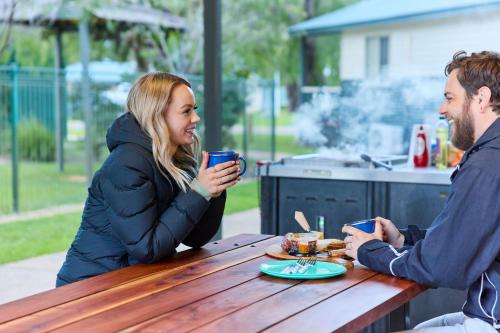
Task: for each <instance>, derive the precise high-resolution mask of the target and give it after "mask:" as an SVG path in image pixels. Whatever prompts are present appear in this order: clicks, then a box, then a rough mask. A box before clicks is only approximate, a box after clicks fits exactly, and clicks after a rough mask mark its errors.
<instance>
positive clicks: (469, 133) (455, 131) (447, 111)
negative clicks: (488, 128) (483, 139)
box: [439, 69, 475, 150]
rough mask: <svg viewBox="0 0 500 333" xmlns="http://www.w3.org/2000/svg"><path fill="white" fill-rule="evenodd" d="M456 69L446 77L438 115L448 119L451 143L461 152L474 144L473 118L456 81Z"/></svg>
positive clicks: (469, 105)
mask: <svg viewBox="0 0 500 333" xmlns="http://www.w3.org/2000/svg"><path fill="white" fill-rule="evenodd" d="M457 73H458V69H454V70H453V71H452V72H451V73H450V75H449V76H448V81H447V82H446V87H445V92H444V97H445V101H444V102H443V104H442V105H441V107H440V109H439V113H440V114H441V115H443V116H445V117H446V119H448V123H449V124H450V126H451V143H453V145H454V146H455V147H457V148H458V149H461V150H467V149H469V148H470V147H472V145H473V144H474V141H475V140H474V117H473V115H472V113H471V101H472V100H468V99H467V95H466V92H465V89H464V88H463V87H462V85H460V82H458V79H457Z"/></svg>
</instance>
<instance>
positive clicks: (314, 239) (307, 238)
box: [281, 232, 345, 257]
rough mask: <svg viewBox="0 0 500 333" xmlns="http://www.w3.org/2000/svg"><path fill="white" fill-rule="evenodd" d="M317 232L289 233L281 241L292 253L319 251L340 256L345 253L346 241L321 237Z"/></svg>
mask: <svg viewBox="0 0 500 333" xmlns="http://www.w3.org/2000/svg"><path fill="white" fill-rule="evenodd" d="M319 237H320V235H319V234H318V233H317V232H309V233H291V232H289V233H287V234H286V235H285V236H284V237H283V240H282V241H281V248H282V249H283V251H285V252H287V253H288V254H291V255H312V254H316V253H318V252H324V253H328V254H329V255H330V256H335V257H339V256H342V255H344V253H345V243H344V242H343V241H342V240H340V239H320V238H319Z"/></svg>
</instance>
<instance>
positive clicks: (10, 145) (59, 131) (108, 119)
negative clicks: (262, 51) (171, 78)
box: [0, 64, 276, 215]
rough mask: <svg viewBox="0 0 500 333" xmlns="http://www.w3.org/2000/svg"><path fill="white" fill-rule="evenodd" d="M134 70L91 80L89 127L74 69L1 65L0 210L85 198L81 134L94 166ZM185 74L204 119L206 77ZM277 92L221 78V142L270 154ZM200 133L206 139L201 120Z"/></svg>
mask: <svg viewBox="0 0 500 333" xmlns="http://www.w3.org/2000/svg"><path fill="white" fill-rule="evenodd" d="M139 75H140V73H135V74H127V75H124V76H123V77H122V78H121V80H120V81H119V82H116V81H105V80H93V81H91V85H90V98H91V101H90V105H91V113H92V124H91V126H90V128H91V129H92V130H91V131H90V133H86V131H85V117H84V114H83V113H84V112H83V107H82V87H81V81H80V80H79V79H75V78H74V75H71V76H68V75H67V73H66V72H65V71H64V70H61V71H59V72H56V71H55V70H54V69H47V68H20V67H18V66H17V65H15V64H12V65H9V66H0V215H4V214H10V213H12V212H19V211H30V210H36V209H41V208H46V207H53V206H60V205H65V204H74V203H82V202H83V201H84V200H85V197H86V189H87V181H88V179H86V177H87V176H86V175H87V173H86V170H85V168H86V167H85V163H86V161H87V160H88V159H89V156H88V152H87V153H86V150H85V140H86V138H89V137H90V140H91V141H90V142H91V145H92V152H91V154H92V156H91V160H92V161H94V163H93V165H92V167H93V170H94V171H95V170H96V169H97V168H98V167H99V166H100V164H101V163H102V161H103V160H104V159H105V158H106V156H107V154H108V151H107V147H106V144H105V134H106V130H107V128H108V127H109V125H110V124H111V123H112V121H113V120H114V119H116V117H117V116H119V115H120V114H121V113H122V112H123V111H124V106H123V103H124V101H125V98H126V95H127V92H128V89H129V88H130V85H131V83H133V81H134V80H135V79H136V78H137V77H138V76H139ZM186 78H187V79H188V80H189V81H190V82H191V84H192V86H193V90H194V92H195V96H196V99H197V104H198V105H199V112H200V117H201V118H202V121H201V124H203V114H204V103H203V101H204V98H203V78H202V77H199V76H186ZM255 96H258V98H257V97H255ZM274 96H275V85H274V82H273V81H262V80H260V81H245V80H241V79H224V80H223V129H222V130H223V144H224V146H225V148H227V149H233V150H238V151H241V153H242V154H243V155H245V156H246V157H247V159H248V160H249V164H250V165H253V164H254V162H255V161H256V160H261V159H272V158H273V157H274V156H275V151H276V149H275V145H276V140H275V139H273V138H272V137H271V135H273V133H274V131H273V130H272V128H271V126H273V124H275V121H274V114H275V112H276V111H275V104H276V103H274V102H275V101H274ZM58 115H59V118H58ZM256 118H258V122H257V123H256V125H255V126H254V125H253V123H254V122H255V119H256ZM58 121H59V122H60V123H59V125H58ZM200 132H201V133H200V135H201V137H202V138H203V126H200ZM58 147H60V148H61V149H60V152H58ZM58 157H61V160H60V161H58ZM252 174H253V172H252V170H250V171H248V172H247V175H249V176H251V175H252Z"/></svg>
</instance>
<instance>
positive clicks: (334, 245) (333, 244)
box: [317, 239, 345, 252]
mask: <svg viewBox="0 0 500 333" xmlns="http://www.w3.org/2000/svg"><path fill="white" fill-rule="evenodd" d="M317 248H318V251H319V252H327V251H329V250H338V249H343V248H345V243H344V241H342V240H340V239H322V240H319V241H318V244H317Z"/></svg>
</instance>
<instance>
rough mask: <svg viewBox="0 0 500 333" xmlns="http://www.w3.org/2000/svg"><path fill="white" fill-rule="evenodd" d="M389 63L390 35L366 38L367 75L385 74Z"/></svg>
mask: <svg viewBox="0 0 500 333" xmlns="http://www.w3.org/2000/svg"><path fill="white" fill-rule="evenodd" d="M388 65H389V37H387V36H383V37H368V38H367V39H366V77H367V78H377V77H380V76H384V75H385V74H386V72H387V68H388Z"/></svg>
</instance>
